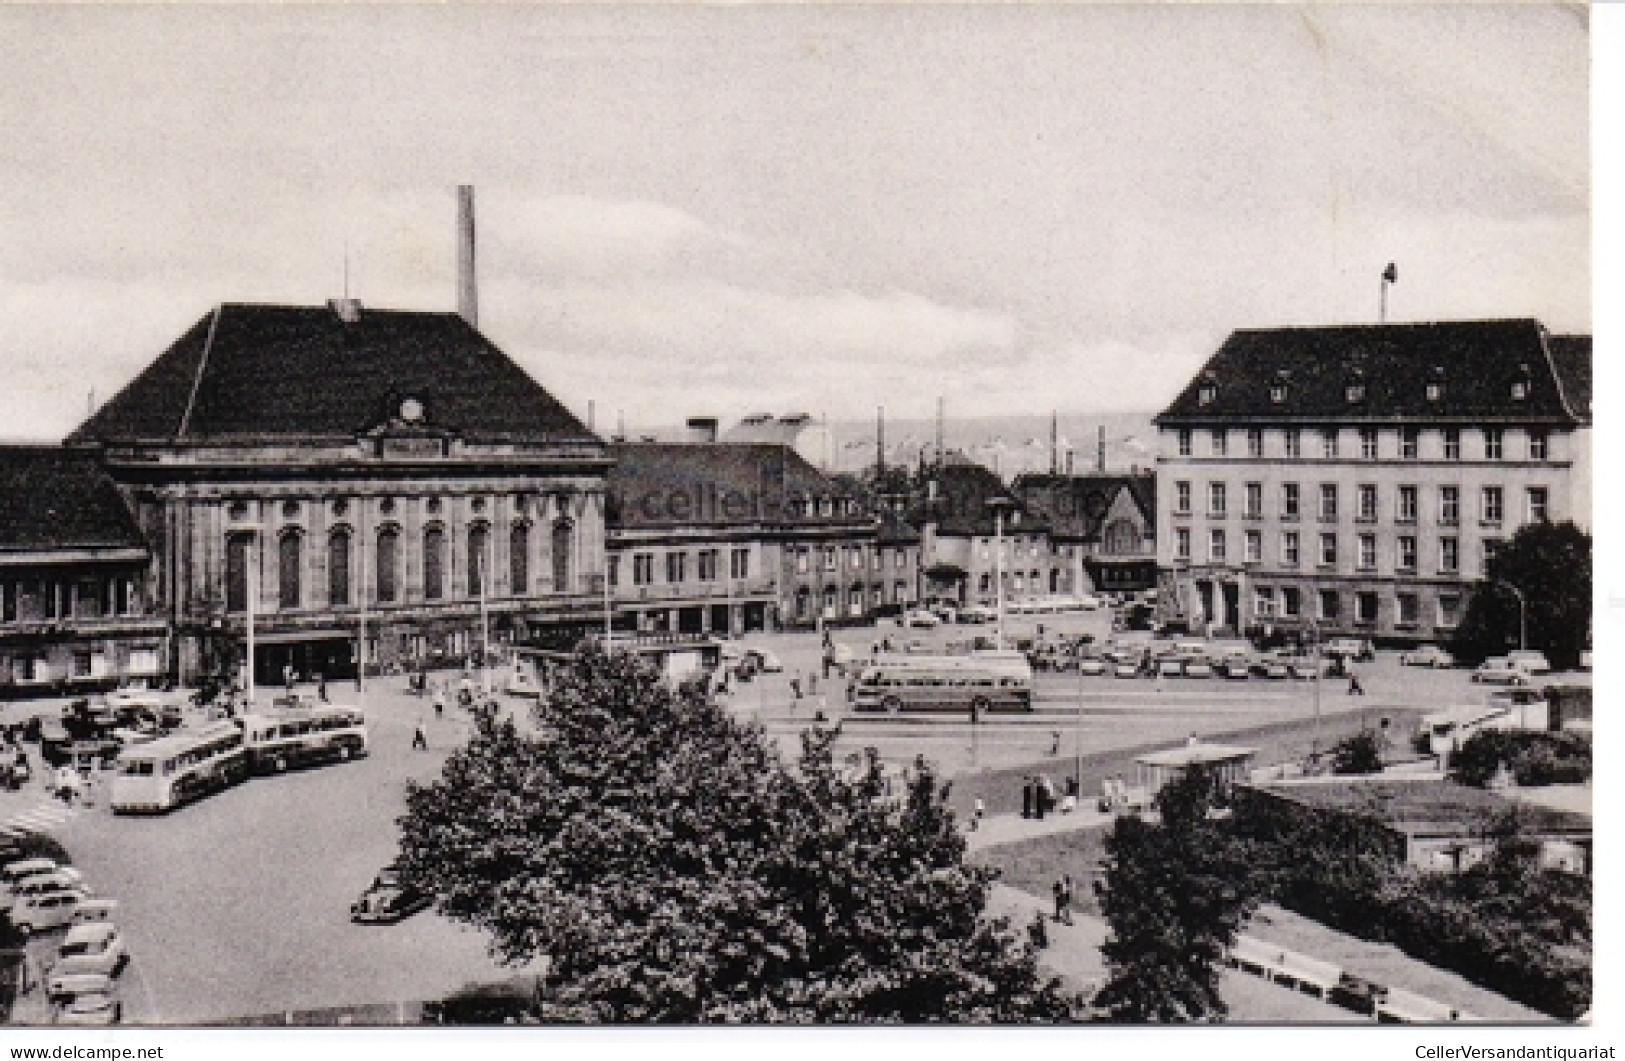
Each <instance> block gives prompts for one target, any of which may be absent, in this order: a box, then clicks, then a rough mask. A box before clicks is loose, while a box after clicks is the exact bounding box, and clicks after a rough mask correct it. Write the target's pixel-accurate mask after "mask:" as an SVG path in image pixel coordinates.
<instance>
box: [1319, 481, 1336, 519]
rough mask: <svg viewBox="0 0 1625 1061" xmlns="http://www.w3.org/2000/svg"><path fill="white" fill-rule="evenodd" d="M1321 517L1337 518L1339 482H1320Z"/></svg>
mask: <svg viewBox="0 0 1625 1061" xmlns="http://www.w3.org/2000/svg"><path fill="white" fill-rule="evenodd" d="M1320 518H1321V519H1322V520H1335V519H1337V484H1336V483H1321V484H1320Z"/></svg>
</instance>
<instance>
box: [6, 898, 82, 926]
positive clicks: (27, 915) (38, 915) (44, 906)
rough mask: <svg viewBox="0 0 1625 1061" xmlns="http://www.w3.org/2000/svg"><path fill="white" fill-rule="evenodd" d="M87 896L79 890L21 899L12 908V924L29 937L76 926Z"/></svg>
mask: <svg viewBox="0 0 1625 1061" xmlns="http://www.w3.org/2000/svg"><path fill="white" fill-rule="evenodd" d="M85 899H86V894H85V893H84V892H82V891H80V890H78V889H77V888H70V889H67V890H65V891H54V892H44V893H42V894H39V895H29V896H25V897H22V898H19V899H18V900H17V902H16V904H15V905H13V906H12V908H11V923H12V924H13V925H16V926H17V927H18V928H19V929H21V930H22V931H24V932H26V933H28V934H29V935H35V934H38V933H40V932H50V931H51V930H53V929H58V928H66V927H68V926H69V925H71V924H74V916H75V914H76V913H77V912H78V910H79V904H80V903H82V902H84V901H85Z"/></svg>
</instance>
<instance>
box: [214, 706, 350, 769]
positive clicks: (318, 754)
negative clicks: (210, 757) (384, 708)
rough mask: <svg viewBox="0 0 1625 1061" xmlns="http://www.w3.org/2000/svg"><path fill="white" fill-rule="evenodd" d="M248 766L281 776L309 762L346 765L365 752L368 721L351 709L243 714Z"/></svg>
mask: <svg viewBox="0 0 1625 1061" xmlns="http://www.w3.org/2000/svg"><path fill="white" fill-rule="evenodd" d="M242 725H243V737H244V740H245V741H246V742H247V745H248V766H249V769H250V770H252V771H253V772H254V773H256V774H280V773H282V772H283V771H285V770H288V769H290V768H292V767H297V766H305V765H307V764H309V763H345V762H349V761H350V760H351V759H354V758H355V757H356V756H358V755H365V754H366V752H367V718H366V716H365V715H363V714H362V713H361V712H360V711H359V710H357V709H356V708H353V707H340V706H338V705H332V706H328V705H322V706H317V707H296V708H289V709H288V710H285V711H278V712H277V713H276V714H274V715H244V716H243V719H242Z"/></svg>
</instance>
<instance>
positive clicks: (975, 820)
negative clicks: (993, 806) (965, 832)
mask: <svg viewBox="0 0 1625 1061" xmlns="http://www.w3.org/2000/svg"><path fill="white" fill-rule="evenodd" d="M986 814H987V804H985V803H983V802H982V797H981V796H977V797H976V807H975V808H974V809H973V810H972V811H971V816H970V828H971V832H975V831H976V830H978V829H980V828H981V827H982V818H983V816H984V815H986Z"/></svg>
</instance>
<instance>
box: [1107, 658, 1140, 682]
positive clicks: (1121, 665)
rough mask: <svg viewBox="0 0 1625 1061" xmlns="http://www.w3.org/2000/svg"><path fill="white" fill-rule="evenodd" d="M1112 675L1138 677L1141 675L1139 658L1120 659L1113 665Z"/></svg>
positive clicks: (1115, 676)
mask: <svg viewBox="0 0 1625 1061" xmlns="http://www.w3.org/2000/svg"><path fill="white" fill-rule="evenodd" d="M1112 676H1113V677H1114V678H1138V677H1139V676H1140V664H1139V662H1138V661H1137V660H1119V661H1118V662H1117V663H1116V664H1115V665H1114V666H1113V667H1112Z"/></svg>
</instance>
